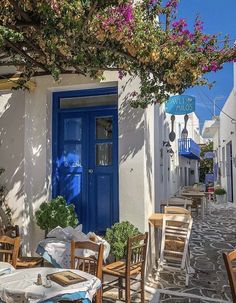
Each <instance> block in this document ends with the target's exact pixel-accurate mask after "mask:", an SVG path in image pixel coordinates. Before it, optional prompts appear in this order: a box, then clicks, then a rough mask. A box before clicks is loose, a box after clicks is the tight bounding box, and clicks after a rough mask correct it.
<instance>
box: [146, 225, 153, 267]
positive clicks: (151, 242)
mask: <svg viewBox="0 0 236 303" xmlns="http://www.w3.org/2000/svg"><path fill="white" fill-rule="evenodd" d="M148 227H149V260H150V269H153V267H154V266H155V250H154V249H153V248H154V247H153V239H154V243H155V238H154V237H155V234H154V232H153V227H152V224H151V223H150V222H149V224H148ZM153 250H154V251H153Z"/></svg>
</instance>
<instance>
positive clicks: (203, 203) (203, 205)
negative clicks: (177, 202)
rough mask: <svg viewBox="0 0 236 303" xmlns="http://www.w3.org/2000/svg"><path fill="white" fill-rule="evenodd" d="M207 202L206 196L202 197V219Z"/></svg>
mask: <svg viewBox="0 0 236 303" xmlns="http://www.w3.org/2000/svg"><path fill="white" fill-rule="evenodd" d="M205 202H206V198H205V197H202V199H201V207H202V209H201V215H202V219H204V217H205Z"/></svg>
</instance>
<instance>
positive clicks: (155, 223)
mask: <svg viewBox="0 0 236 303" xmlns="http://www.w3.org/2000/svg"><path fill="white" fill-rule="evenodd" d="M164 215H165V216H166V217H168V216H173V214H164V213H153V214H152V215H151V216H150V217H149V219H148V221H149V235H150V239H152V234H153V233H152V227H153V228H154V239H155V244H154V246H155V252H154V253H153V249H152V243H151V242H152V241H151V240H150V261H151V266H153V265H155V260H154V258H156V257H159V242H160V238H161V235H160V234H159V232H160V230H159V229H160V228H161V227H162V224H163V217H164ZM156 229H157V232H155V231H156Z"/></svg>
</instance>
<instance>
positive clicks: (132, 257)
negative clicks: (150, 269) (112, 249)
mask: <svg viewBox="0 0 236 303" xmlns="http://www.w3.org/2000/svg"><path fill="white" fill-rule="evenodd" d="M147 244H148V233H147V232H146V233H145V234H140V235H137V236H134V237H130V238H129V239H128V243H127V252H126V253H127V255H126V276H130V275H132V272H136V271H139V272H140V273H141V274H143V275H144V272H145V265H146V255H147Z"/></svg>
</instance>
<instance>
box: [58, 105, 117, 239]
mask: <svg viewBox="0 0 236 303" xmlns="http://www.w3.org/2000/svg"><path fill="white" fill-rule="evenodd" d="M57 125H58V130H57V132H56V133H57V159H56V169H55V170H54V173H55V174H56V184H55V188H54V191H53V192H54V194H53V195H54V196H56V195H62V196H63V197H65V199H66V201H67V203H73V204H74V205H75V209H76V212H77V214H78V218H79V222H80V223H82V224H83V230H84V231H85V232H87V231H95V232H96V233H100V234H101V233H104V232H105V230H106V228H107V227H110V226H111V225H112V224H113V223H115V222H117V221H118V219H119V209H118V146H117V144H118V119H117V109H99V110H98V109H96V110H95V109H94V110H93V109H92V108H90V109H89V110H88V111H85V110H83V111H82V112H80V111H73V112H63V111H62V112H59V113H58V123H57Z"/></svg>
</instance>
